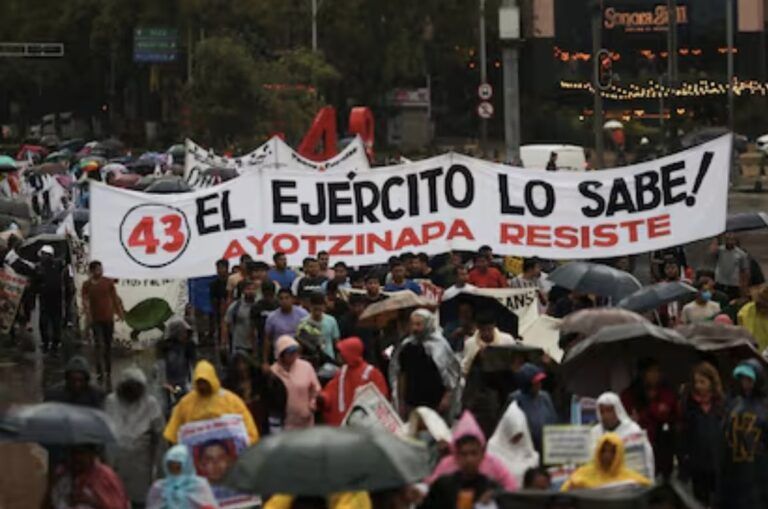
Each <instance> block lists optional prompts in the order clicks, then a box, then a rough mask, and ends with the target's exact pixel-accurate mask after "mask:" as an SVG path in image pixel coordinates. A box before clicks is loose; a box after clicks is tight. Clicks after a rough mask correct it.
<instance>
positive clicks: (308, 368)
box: [271, 336, 322, 430]
mask: <svg viewBox="0 0 768 509" xmlns="http://www.w3.org/2000/svg"><path fill="white" fill-rule="evenodd" d="M275 354H276V357H277V360H276V361H275V363H274V364H272V368H271V369H272V373H274V374H275V376H277V377H278V378H279V379H280V380H282V381H283V384H284V385H285V391H286V394H287V398H286V405H285V419H284V421H283V427H284V428H285V429H286V430H289V429H302V428H309V427H311V426H313V425H314V424H315V410H316V409H317V395H318V394H319V393H320V390H321V389H322V387H321V386H320V381H319V380H318V379H317V373H315V368H313V367H312V364H310V363H309V362H307V361H305V360H304V359H300V358H299V355H300V347H299V343H298V341H296V340H295V339H293V338H292V337H290V336H280V337H279V338H278V339H277V342H276V343H275Z"/></svg>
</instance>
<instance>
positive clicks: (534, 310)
mask: <svg viewBox="0 0 768 509" xmlns="http://www.w3.org/2000/svg"><path fill="white" fill-rule="evenodd" d="M471 293H472V294H474V295H483V296H487V297H493V298H494V299H496V300H498V301H499V302H501V303H502V304H503V305H504V307H506V308H507V309H509V310H510V311H512V312H513V313H515V314H516V315H517V330H518V332H519V334H520V335H522V332H523V331H525V330H528V329H529V328H530V327H532V326H533V324H534V323H535V322H536V319H537V318H538V317H539V295H538V292H537V290H536V289H535V288H477V289H474V290H472V292H471Z"/></svg>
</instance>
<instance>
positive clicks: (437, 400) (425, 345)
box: [389, 308, 461, 421]
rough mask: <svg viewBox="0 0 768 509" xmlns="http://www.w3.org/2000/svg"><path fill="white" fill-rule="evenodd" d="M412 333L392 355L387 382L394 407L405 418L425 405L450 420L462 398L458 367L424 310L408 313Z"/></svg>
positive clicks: (434, 322) (430, 314)
mask: <svg viewBox="0 0 768 509" xmlns="http://www.w3.org/2000/svg"><path fill="white" fill-rule="evenodd" d="M410 327H411V334H410V335H409V336H408V337H406V338H405V340H403V342H402V343H401V344H400V346H399V347H397V349H396V350H395V352H394V354H393V355H392V360H391V362H390V364H389V383H390V387H391V388H392V398H393V400H394V403H395V408H396V409H397V410H398V411H399V412H400V414H401V415H402V416H404V417H407V416H408V415H410V413H411V410H412V409H414V408H416V407H419V406H426V407H429V408H431V409H433V410H436V411H437V412H438V413H439V414H441V415H442V416H443V417H444V418H446V420H448V421H450V420H451V418H452V417H453V416H454V415H456V410H457V407H458V405H459V403H460V401H461V366H460V365H459V361H458V359H456V356H455V355H454V353H453V351H452V350H451V345H449V344H448V341H446V339H445V338H444V337H443V335H442V334H441V333H439V332H438V331H437V323H436V319H435V315H434V314H433V313H432V312H430V311H429V310H426V309H423V308H422V309H417V310H416V311H414V312H413V313H412V314H411V321H410Z"/></svg>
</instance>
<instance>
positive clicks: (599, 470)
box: [561, 433, 653, 491]
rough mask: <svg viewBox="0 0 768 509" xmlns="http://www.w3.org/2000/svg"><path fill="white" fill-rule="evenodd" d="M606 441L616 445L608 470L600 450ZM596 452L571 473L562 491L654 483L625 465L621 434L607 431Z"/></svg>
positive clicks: (601, 438) (598, 443)
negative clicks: (601, 460)
mask: <svg viewBox="0 0 768 509" xmlns="http://www.w3.org/2000/svg"><path fill="white" fill-rule="evenodd" d="M606 442H608V443H611V444H613V446H614V447H616V455H615V456H614V458H613V464H611V468H610V469H608V470H604V469H603V467H602V466H601V465H600V451H601V450H602V448H603V445H604V444H605V443H606ZM594 454H595V456H594V458H593V460H592V462H591V463H588V464H587V465H584V466H583V467H581V468H579V469H578V470H576V471H575V472H574V473H573V474H571V477H570V479H568V481H566V483H565V484H564V485H563V487H562V490H561V491H572V490H589V489H595V488H602V487H605V486H609V485H611V484H622V483H632V484H640V485H642V486H650V485H651V484H653V483H652V482H651V481H650V479H648V478H646V477H645V476H643V475H640V474H638V473H637V472H635V471H634V470H630V469H628V468H627V467H626V466H625V465H624V442H623V441H622V440H621V438H620V437H619V435H617V434H615V433H606V434H605V435H603V436H602V437H600V440H599V441H598V442H597V447H595V453H594Z"/></svg>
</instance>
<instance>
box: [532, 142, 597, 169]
mask: <svg viewBox="0 0 768 509" xmlns="http://www.w3.org/2000/svg"><path fill="white" fill-rule="evenodd" d="M552 152H556V153H557V169H558V170H573V171H584V170H586V169H587V157H586V155H585V154H584V147H579V146H577V145H523V146H522V147H520V159H522V160H523V167H525V168H534V169H541V170H543V169H545V168H546V167H547V162H549V154H551V153H552Z"/></svg>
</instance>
